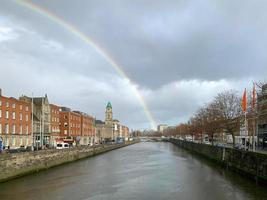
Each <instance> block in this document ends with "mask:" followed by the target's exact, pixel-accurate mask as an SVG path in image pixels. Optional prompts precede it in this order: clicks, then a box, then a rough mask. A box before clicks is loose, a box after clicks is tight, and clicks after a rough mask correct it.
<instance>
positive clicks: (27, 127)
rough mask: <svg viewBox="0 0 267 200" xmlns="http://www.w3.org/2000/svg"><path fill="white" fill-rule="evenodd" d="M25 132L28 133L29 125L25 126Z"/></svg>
mask: <svg viewBox="0 0 267 200" xmlns="http://www.w3.org/2000/svg"><path fill="white" fill-rule="evenodd" d="M26 134H29V126H28V125H27V126H26Z"/></svg>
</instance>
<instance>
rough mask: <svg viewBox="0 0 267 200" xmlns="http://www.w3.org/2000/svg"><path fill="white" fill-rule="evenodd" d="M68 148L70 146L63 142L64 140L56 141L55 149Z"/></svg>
mask: <svg viewBox="0 0 267 200" xmlns="http://www.w3.org/2000/svg"><path fill="white" fill-rule="evenodd" d="M68 148H70V145H69V144H68V143H64V142H62V143H57V147H56V149H68Z"/></svg>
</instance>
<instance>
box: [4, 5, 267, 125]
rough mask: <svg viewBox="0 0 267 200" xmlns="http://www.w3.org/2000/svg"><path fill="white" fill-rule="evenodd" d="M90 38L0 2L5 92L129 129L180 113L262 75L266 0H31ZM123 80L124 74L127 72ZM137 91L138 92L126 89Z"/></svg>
mask: <svg viewBox="0 0 267 200" xmlns="http://www.w3.org/2000/svg"><path fill="white" fill-rule="evenodd" d="M27 2H30V3H33V4H35V5H38V6H39V7H42V8H43V9H45V10H47V11H49V12H50V13H53V15H56V16H58V17H60V18H61V19H63V20H64V21H65V22H66V23H68V24H70V25H72V26H75V27H76V28H77V30H79V31H80V32H82V33H83V34H84V35H86V36H87V37H88V38H90V39H92V40H94V41H95V44H96V45H97V46H98V48H100V49H102V50H103V51H104V52H105V54H108V55H109V56H110V58H112V59H113V60H114V61H115V62H116V63H117V64H118V65H119V66H120V67H121V69H122V70H123V71H124V72H125V74H126V75H127V77H125V76H122V75H121V74H120V73H118V71H116V70H115V69H114V67H112V65H111V63H110V62H109V60H107V59H106V58H105V56H103V55H102V54H101V53H99V52H98V51H97V50H96V49H95V48H94V47H93V46H92V45H88V44H87V43H86V42H84V41H83V40H82V39H81V38H79V37H77V35H75V34H73V33H72V32H71V31H69V30H67V29H65V28H64V27H62V26H61V25H60V24H58V23H56V22H55V21H53V20H51V19H49V18H48V17H45V16H43V15H41V14H40V13H38V12H36V11H34V10H32V9H29V8H27V7H25V6H22V5H21V4H18V3H17V2H16V1H13V0H1V6H0V77H1V78H0V88H2V91H3V92H2V93H3V95H5V96H14V97H19V96H20V95H22V94H24V95H29V96H31V95H32V93H33V94H34V96H42V95H44V94H46V93H47V95H48V98H49V101H50V103H53V104H57V105H60V106H67V107H70V108H71V109H73V110H80V111H83V112H86V113H88V114H90V115H93V116H95V117H96V118H98V119H102V120H103V119H104V114H105V106H106V104H107V102H108V101H110V102H111V103H112V106H113V114H114V118H116V119H119V120H120V121H121V123H122V124H125V125H127V126H129V127H130V129H150V128H151V126H152V125H151V124H152V123H151V119H149V118H148V117H147V114H146V113H147V111H146V110H145V109H144V106H143V105H142V103H140V97H141V99H143V100H144V104H145V105H146V107H147V108H148V110H149V111H148V112H150V113H151V115H152V116H153V119H154V121H155V122H156V124H160V123H164V124H168V125H175V124H178V123H180V122H186V121H187V120H188V119H189V117H190V116H192V115H193V114H194V113H195V112H196V110H197V109H198V108H199V107H200V106H202V105H204V104H205V103H208V102H209V101H211V100H212V98H213V97H214V96H215V95H216V94H217V93H218V92H222V91H225V90H230V89H232V90H236V91H237V92H238V93H239V94H240V96H241V94H242V92H243V90H244V88H248V89H250V88H252V83H253V81H258V80H266V79H267V67H266V65H267V55H266V52H267V51H266V50H267V37H266V35H267V20H266V19H267V12H266V10H267V1H266V0H253V1H251V0H235V1H233V0H224V1H221V0H153V1H152V0H135V1H133V0H89V1H86V0H75V1H72V0H53V1H51V0H38V1H37V0H35V1H27ZM129 80H130V81H129ZM133 88H134V90H137V91H138V94H139V95H140V97H139V98H138V95H136V93H135V92H134V90H133Z"/></svg>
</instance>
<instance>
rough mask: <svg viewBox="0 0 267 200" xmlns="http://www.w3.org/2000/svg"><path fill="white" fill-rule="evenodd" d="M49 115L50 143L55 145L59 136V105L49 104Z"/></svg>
mask: <svg viewBox="0 0 267 200" xmlns="http://www.w3.org/2000/svg"><path fill="white" fill-rule="evenodd" d="M50 112H51V113H50V116H51V122H50V124H51V138H50V141H51V145H52V146H56V141H57V139H59V138H60V128H59V124H60V120H59V119H60V113H59V112H60V107H59V106H57V105H54V104H50Z"/></svg>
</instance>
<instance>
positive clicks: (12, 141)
mask: <svg viewBox="0 0 267 200" xmlns="http://www.w3.org/2000/svg"><path fill="white" fill-rule="evenodd" d="M15 142H16V141H15V138H14V137H12V138H11V144H12V146H15Z"/></svg>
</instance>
